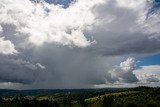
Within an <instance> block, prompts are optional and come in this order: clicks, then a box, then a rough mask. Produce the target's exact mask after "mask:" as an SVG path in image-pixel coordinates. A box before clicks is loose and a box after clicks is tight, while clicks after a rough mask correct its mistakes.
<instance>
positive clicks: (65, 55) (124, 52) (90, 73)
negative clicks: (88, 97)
mask: <svg viewBox="0 0 160 107" xmlns="http://www.w3.org/2000/svg"><path fill="white" fill-rule="evenodd" d="M159 29H160V1H159V0H1V1H0V88H1V89H77V88H105V87H135V86H142V85H143V86H144V85H145V86H153V87H157V86H160V30H159Z"/></svg>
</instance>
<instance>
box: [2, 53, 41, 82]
mask: <svg viewBox="0 0 160 107" xmlns="http://www.w3.org/2000/svg"><path fill="white" fill-rule="evenodd" d="M0 58H1V61H0V66H1V67H0V81H1V82H13V83H23V84H30V83H32V82H34V81H35V79H36V77H37V76H38V75H39V74H40V71H42V70H41V68H40V67H39V66H37V65H36V64H35V65H34V64H32V63H31V62H28V61H24V60H21V59H17V58H9V56H8V57H6V56H3V55H1V56H0Z"/></svg>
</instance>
